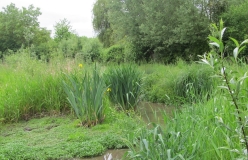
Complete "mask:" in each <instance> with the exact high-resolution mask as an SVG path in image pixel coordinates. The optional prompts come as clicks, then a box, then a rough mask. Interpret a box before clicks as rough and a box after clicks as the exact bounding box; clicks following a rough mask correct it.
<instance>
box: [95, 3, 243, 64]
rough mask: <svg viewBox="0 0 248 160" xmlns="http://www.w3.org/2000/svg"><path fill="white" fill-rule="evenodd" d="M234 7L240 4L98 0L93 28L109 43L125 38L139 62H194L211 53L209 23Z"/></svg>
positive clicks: (101, 38) (102, 39) (215, 20)
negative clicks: (198, 56) (208, 52)
mask: <svg viewBox="0 0 248 160" xmlns="http://www.w3.org/2000/svg"><path fill="white" fill-rule="evenodd" d="M238 1H239V2H241V1H242V0H238ZM234 4H237V1H234V0H166V1H165V0H156V1H151V0H135V1H133V0H97V1H96V3H95V5H94V9H93V14H94V19H93V25H94V29H95V30H96V32H97V33H98V38H99V39H100V40H101V41H102V42H103V43H105V44H113V43H118V42H119V41H122V40H123V39H125V40H127V41H128V42H129V43H131V44H132V46H133V47H134V48H133V51H134V52H135V53H134V54H136V58H137V59H142V58H144V59H147V60H149V59H151V58H153V59H157V60H162V61H164V62H165V63H171V62H174V61H175V60H176V59H177V58H178V57H180V58H182V59H185V60H194V59H196V58H197V55H199V54H202V53H204V52H205V51H207V50H208V42H207V36H208V35H209V33H210V31H209V24H210V23H214V22H218V21H219V19H220V18H221V15H222V14H223V13H226V12H227V11H228V9H229V8H230V6H232V5H234ZM108 40H111V43H109V42H108ZM105 46H108V45H105Z"/></svg>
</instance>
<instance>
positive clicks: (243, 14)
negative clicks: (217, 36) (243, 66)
mask: <svg viewBox="0 0 248 160" xmlns="http://www.w3.org/2000/svg"><path fill="white" fill-rule="evenodd" d="M247 8H248V0H243V2H242V3H239V4H237V3H232V4H231V5H230V7H229V8H228V10H227V12H225V13H223V14H222V15H221V17H222V19H223V20H224V22H225V26H227V30H226V36H225V37H224V40H225V42H226V43H227V45H228V46H230V47H229V48H230V49H229V48H227V49H226V51H227V52H228V54H229V55H230V54H232V53H233V52H232V50H231V48H234V47H236V46H235V45H234V44H233V43H230V41H229V37H232V38H235V39H237V40H238V41H239V42H240V41H242V40H243V39H247V38H248V27H247V24H248V10H247ZM241 55H243V57H246V58H247V59H246V61H248V49H247V48H246V49H245V50H244V51H243V52H242V54H241Z"/></svg>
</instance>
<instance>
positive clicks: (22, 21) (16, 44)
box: [0, 3, 50, 53]
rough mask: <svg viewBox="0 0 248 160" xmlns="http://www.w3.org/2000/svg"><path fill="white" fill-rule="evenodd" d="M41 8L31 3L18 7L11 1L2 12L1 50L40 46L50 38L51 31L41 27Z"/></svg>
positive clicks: (0, 14)
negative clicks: (39, 17)
mask: <svg viewBox="0 0 248 160" xmlns="http://www.w3.org/2000/svg"><path fill="white" fill-rule="evenodd" d="M39 15H41V12H40V9H39V8H35V7H34V6H33V5H30V6H29V7H28V8H25V7H23V8H22V9H18V8H17V7H16V6H15V4H13V3H11V4H10V5H8V6H7V7H5V8H3V11H2V12H0V51H2V52H3V53H5V52H6V51H7V50H8V49H11V50H13V51H16V50H18V49H19V48H21V46H22V45H24V47H30V46H31V45H32V44H33V45H35V46H39V45H40V44H42V43H45V42H47V41H48V40H50V32H49V31H47V30H46V29H44V28H40V27H39V22H38V16H39Z"/></svg>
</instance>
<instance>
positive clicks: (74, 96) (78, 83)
mask: <svg viewBox="0 0 248 160" xmlns="http://www.w3.org/2000/svg"><path fill="white" fill-rule="evenodd" d="M67 78H68V79H69V81H70V82H69V83H66V82H65V81H64V82H63V83H64V90H65V92H66V94H67V96H68V101H69V102H70V104H71V106H72V108H73V109H74V111H75V113H76V115H77V117H78V118H79V119H80V120H81V123H82V125H84V126H88V127H90V126H93V125H96V124H98V123H102V122H103V120H104V118H105V115H104V107H105V106H104V105H103V98H104V93H105V92H106V90H107V87H106V85H105V82H104V80H103V79H102V77H101V76H100V73H99V71H97V69H96V67H95V69H93V72H92V75H90V74H89V73H87V72H86V73H85V75H84V76H83V77H82V78H81V79H78V78H77V77H76V76H67Z"/></svg>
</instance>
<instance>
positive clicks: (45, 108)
mask: <svg viewBox="0 0 248 160" xmlns="http://www.w3.org/2000/svg"><path fill="white" fill-rule="evenodd" d="M27 54H28V53H24V52H22V53H17V54H16V55H11V56H9V57H6V63H5V65H1V70H0V72H1V75H2V76H1V83H0V88H1V95H0V99H1V100H0V110H1V109H2V112H1V114H0V119H2V120H3V121H4V122H13V121H18V120H21V119H26V120H27V119H29V118H30V117H32V116H35V115H41V116H42V114H44V113H46V112H50V114H52V113H53V114H55V113H60V112H61V111H65V110H68V107H67V106H68V104H67V102H66V101H65V99H66V95H65V94H64V92H63V85H62V81H61V77H62V75H61V74H59V73H56V74H55V73H52V72H49V71H48V70H49V67H48V66H46V64H45V63H42V62H39V61H37V60H34V59H31V58H30V57H29V56H28V55H27ZM20 55H22V56H20ZM51 69H53V70H56V69H55V68H51Z"/></svg>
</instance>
